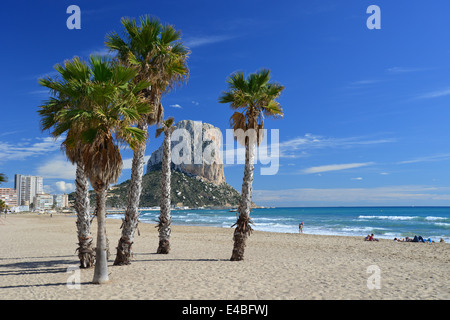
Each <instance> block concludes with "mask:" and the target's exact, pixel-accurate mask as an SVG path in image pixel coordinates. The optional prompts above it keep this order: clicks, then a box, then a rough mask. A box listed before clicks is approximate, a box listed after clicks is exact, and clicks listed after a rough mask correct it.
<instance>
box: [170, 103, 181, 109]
mask: <svg viewBox="0 0 450 320" xmlns="http://www.w3.org/2000/svg"><path fill="white" fill-rule="evenodd" d="M170 107H172V108H178V109H183V107H182V106H180V105H179V104H178V103H176V104H171V105H170Z"/></svg>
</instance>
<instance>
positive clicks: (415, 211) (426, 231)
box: [108, 207, 450, 242]
mask: <svg viewBox="0 0 450 320" xmlns="http://www.w3.org/2000/svg"><path fill="white" fill-rule="evenodd" d="M121 216H122V215H120V214H115V215H108V217H111V218H120V217H121ZM250 216H251V218H252V220H253V222H254V225H253V228H254V229H255V230H260V231H269V232H284V233H298V225H299V223H300V222H303V224H304V227H303V233H306V234H320V235H340V236H360V237H365V236H367V235H368V234H371V233H374V234H375V237H376V238H377V237H378V238H384V239H394V238H395V237H406V236H409V237H414V236H415V235H418V236H419V235H420V236H422V237H424V238H431V239H432V240H434V241H439V240H440V238H443V239H444V240H445V242H449V241H450V207H322V208H317V207H314V208H312V207H311V208H303V207H302V208H265V209H254V210H252V212H251V215H250ZM158 217H159V211H150V210H142V211H141V215H140V220H141V222H143V223H155V222H156V221H157V219H158ZM235 221H236V212H230V211H229V210H209V209H195V210H194V209H192V210H172V223H173V224H174V225H193V226H194V225H195V226H211V227H219V228H230V227H231V226H232V225H233V224H234V223H235Z"/></svg>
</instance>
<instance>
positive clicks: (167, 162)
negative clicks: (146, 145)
mask: <svg viewBox="0 0 450 320" xmlns="http://www.w3.org/2000/svg"><path fill="white" fill-rule="evenodd" d="M173 123H174V118H172V117H170V118H168V119H167V120H166V121H163V123H162V125H161V127H160V128H158V129H157V130H156V138H158V137H159V136H160V135H161V133H163V132H164V142H163V157H162V168H161V199H160V208H161V209H160V215H159V222H158V225H157V227H158V232H159V245H158V250H157V251H156V253H163V254H167V253H169V251H170V233H171V229H170V224H171V223H172V217H171V216H170V176H171V172H170V166H171V163H172V156H171V152H172V151H171V142H170V141H171V137H172V131H173V129H174V127H172V125H173Z"/></svg>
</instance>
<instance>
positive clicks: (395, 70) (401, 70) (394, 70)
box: [386, 67, 430, 74]
mask: <svg viewBox="0 0 450 320" xmlns="http://www.w3.org/2000/svg"><path fill="white" fill-rule="evenodd" d="M426 70H430V68H412V67H409V68H408V67H392V68H388V69H386V71H387V72H388V73H391V74H400V73H411V72H419V71H426Z"/></svg>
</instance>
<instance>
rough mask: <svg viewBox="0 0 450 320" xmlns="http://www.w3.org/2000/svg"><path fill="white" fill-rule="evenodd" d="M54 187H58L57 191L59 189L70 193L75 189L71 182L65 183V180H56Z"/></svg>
mask: <svg viewBox="0 0 450 320" xmlns="http://www.w3.org/2000/svg"><path fill="white" fill-rule="evenodd" d="M55 185H56V187H57V188H58V191H61V192H63V193H70V192H73V191H75V185H74V184H73V183H67V182H65V181H58V182H56V183H55Z"/></svg>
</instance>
